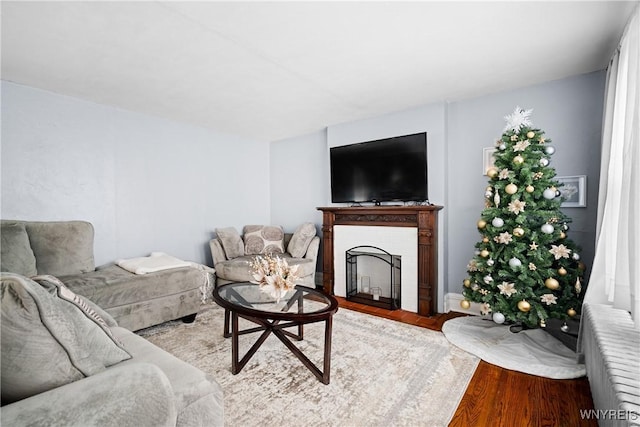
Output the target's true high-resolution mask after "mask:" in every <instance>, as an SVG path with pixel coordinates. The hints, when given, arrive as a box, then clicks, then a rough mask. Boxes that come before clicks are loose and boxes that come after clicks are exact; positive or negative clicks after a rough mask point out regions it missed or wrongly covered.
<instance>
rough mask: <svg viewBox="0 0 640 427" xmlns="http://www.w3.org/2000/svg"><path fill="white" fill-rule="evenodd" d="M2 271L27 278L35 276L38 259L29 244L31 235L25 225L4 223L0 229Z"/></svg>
mask: <svg viewBox="0 0 640 427" xmlns="http://www.w3.org/2000/svg"><path fill="white" fill-rule="evenodd" d="M0 236H2V241H1V242H0V251H1V253H0V263H1V265H2V269H1V271H13V272H14V273H19V274H22V275H25V276H35V275H36V274H38V270H37V269H36V257H35V255H34V254H33V250H32V249H31V244H30V243H29V235H28V234H27V229H26V228H25V227H24V224H23V223H14V222H7V221H2V228H1V229H0Z"/></svg>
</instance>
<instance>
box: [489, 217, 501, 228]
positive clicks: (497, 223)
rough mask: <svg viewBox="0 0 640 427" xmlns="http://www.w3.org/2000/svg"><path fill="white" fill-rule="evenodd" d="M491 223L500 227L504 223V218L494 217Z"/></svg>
mask: <svg viewBox="0 0 640 427" xmlns="http://www.w3.org/2000/svg"><path fill="white" fill-rule="evenodd" d="M491 225H493V226H494V227H496V228H500V227H502V226H503V225H504V220H503V219H502V218H493V221H491Z"/></svg>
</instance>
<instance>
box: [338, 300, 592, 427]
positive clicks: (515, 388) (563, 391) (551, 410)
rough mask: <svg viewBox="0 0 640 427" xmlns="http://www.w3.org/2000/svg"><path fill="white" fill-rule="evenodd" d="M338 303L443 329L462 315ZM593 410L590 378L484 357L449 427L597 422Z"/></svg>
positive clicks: (561, 425) (567, 425)
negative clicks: (519, 368)
mask: <svg viewBox="0 0 640 427" xmlns="http://www.w3.org/2000/svg"><path fill="white" fill-rule="evenodd" d="M337 299H338V302H339V303H340V307H343V308H348V309H350V310H355V311H360V312H363V313H368V314H372V315H375V316H380V317H384V318H387V319H391V320H396V321H400V322H404V323H408V324H411V325H416V326H421V327H424V328H428V329H431V330H434V331H442V324H443V323H444V322H446V321H447V320H449V319H452V318H454V317H458V316H464V314H461V313H456V312H449V313H446V314H437V315H435V316H432V317H424V316H419V315H417V314H415V313H412V312H409V311H405V310H393V311H391V310H384V309H381V308H376V307H370V306H367V305H364V304H357V303H353V302H351V301H347V300H346V299H344V298H337ZM589 409H593V400H592V399H591V391H590V390H589V382H588V380H587V379H586V378H579V379H574V380H552V379H549V378H543V377H538V376H535V375H528V374H523V373H521V372H516V371H510V370H508V369H503V368H500V367H498V366H495V365H491V364H489V363H486V362H484V361H480V363H479V364H478V368H477V369H476V372H475V373H474V375H473V378H472V379H471V381H470V383H469V386H468V387H467V391H466V392H465V394H464V396H463V397H462V400H461V401H460V404H459V405H458V409H457V410H456V413H455V415H454V416H453V418H452V420H451V423H450V424H449V426H452V427H472V426H509V427H517V426H532V427H533V426H536V427H537V426H553V427H574V426H594V427H595V426H597V425H598V423H597V422H596V421H595V420H583V419H581V417H580V410H589Z"/></svg>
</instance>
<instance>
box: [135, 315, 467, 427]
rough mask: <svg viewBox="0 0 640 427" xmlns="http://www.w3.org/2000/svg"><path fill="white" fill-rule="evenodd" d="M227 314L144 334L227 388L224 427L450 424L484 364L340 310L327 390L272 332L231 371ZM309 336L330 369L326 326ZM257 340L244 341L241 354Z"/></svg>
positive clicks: (419, 335)
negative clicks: (225, 325)
mask: <svg viewBox="0 0 640 427" xmlns="http://www.w3.org/2000/svg"><path fill="white" fill-rule="evenodd" d="M223 317H224V311H223V310H222V309H221V308H219V307H217V306H216V305H213V304H211V305H208V306H207V307H206V308H205V309H204V310H202V311H201V312H200V314H198V317H197V319H196V321H195V322H194V323H193V324H186V323H182V322H180V321H174V322H167V323H165V324H162V325H159V326H156V327H152V328H148V329H145V330H143V331H139V332H138V333H139V334H140V335H141V336H143V337H144V338H146V339H148V340H149V341H151V342H152V343H154V344H156V345H157V346H159V347H161V348H163V349H164V350H166V351H168V352H169V353H172V354H173V355H175V356H176V357H178V358H180V359H182V360H184V361H185V362H188V363H190V364H192V365H194V366H196V367H198V368H199V369H201V370H203V371H205V372H207V373H209V374H211V375H212V376H213V377H214V378H215V379H216V380H217V381H218V382H219V383H220V385H221V386H222V388H223V390H224V405H225V425H226V426H243V427H247V426H265V425H271V426H396V425H397V426H418V425H419V426H438V427H440V426H445V425H447V424H448V423H449V421H450V420H451V418H452V417H453V414H454V413H455V410H456V408H457V406H458V403H459V402H460V399H461V398H462V396H463V395H464V392H465V390H466V388H467V385H468V383H469V381H470V380H471V377H472V376H473V373H474V371H475V368H476V366H477V364H478V362H479V359H478V358H476V357H475V356H473V355H471V354H469V353H467V352H465V351H462V350H460V349H459V348H457V347H455V346H453V345H451V344H450V343H449V342H448V341H447V340H446V338H445V337H444V335H443V334H442V333H440V332H435V331H431V330H428V329H424V328H420V327H417V326H411V325H406V324H402V323H399V322H396V321H393V320H388V319H383V318H378V317H374V316H370V315H367V314H362V313H358V312H354V311H350V310H346V309H342V308H341V309H339V310H338V312H337V313H336V314H335V316H334V321H333V342H332V356H331V383H330V384H329V385H324V384H322V383H320V382H319V381H318V380H317V379H316V377H315V376H314V375H313V374H312V373H311V372H310V371H309V370H308V369H307V368H306V367H305V366H304V365H302V363H301V362H300V361H299V360H298V359H297V358H295V356H293V355H292V354H291V353H290V351H289V350H288V349H287V348H286V347H285V346H284V345H283V344H282V343H281V342H280V341H279V340H278V339H277V338H276V337H274V336H273V335H272V336H270V337H269V338H268V339H267V341H266V342H265V343H264V344H263V345H262V347H261V348H260V349H259V350H258V351H257V353H256V354H255V355H254V356H253V358H252V359H251V360H250V361H249V362H248V363H247V365H246V366H245V367H244V369H243V370H242V371H241V372H240V373H238V374H237V375H232V374H231V340H230V339H225V338H223V336H222V330H223V320H224V319H223ZM241 320H242V319H241ZM242 326H243V325H242V324H241V327H242ZM245 326H247V325H245ZM304 334H305V339H304V340H303V341H299V342H296V345H298V347H299V348H300V349H301V350H302V351H303V352H304V353H305V354H306V355H307V356H308V357H309V358H310V359H311V360H312V361H313V362H314V363H315V364H316V365H318V366H322V355H323V353H322V352H323V347H322V345H323V337H324V323H316V324H310V325H306V326H305V329H304ZM256 338H257V336H256V334H251V335H245V336H241V337H240V351H241V353H242V354H244V353H245V352H246V350H247V349H248V348H249V347H250V345H251V344H252V343H253V342H254V340H255V339H256Z"/></svg>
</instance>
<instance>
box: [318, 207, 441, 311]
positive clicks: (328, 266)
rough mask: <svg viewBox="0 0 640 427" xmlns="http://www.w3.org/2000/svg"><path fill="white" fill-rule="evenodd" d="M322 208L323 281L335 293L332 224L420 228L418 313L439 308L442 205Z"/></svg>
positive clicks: (327, 290)
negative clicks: (439, 239) (439, 249)
mask: <svg viewBox="0 0 640 427" xmlns="http://www.w3.org/2000/svg"><path fill="white" fill-rule="evenodd" d="M317 209H318V210H320V211H322V242H323V250H322V256H323V262H322V273H323V274H322V285H323V288H324V291H325V292H327V293H328V294H331V295H333V292H334V269H333V256H334V254H333V226H334V225H369V226H382V227H414V228H417V229H418V314H420V315H423V316H432V315H434V314H436V313H437V311H438V211H439V210H441V209H442V206H435V205H430V206H363V207H319V208H317Z"/></svg>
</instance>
